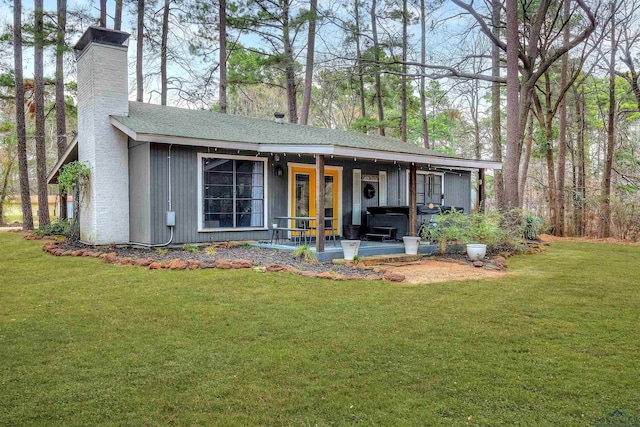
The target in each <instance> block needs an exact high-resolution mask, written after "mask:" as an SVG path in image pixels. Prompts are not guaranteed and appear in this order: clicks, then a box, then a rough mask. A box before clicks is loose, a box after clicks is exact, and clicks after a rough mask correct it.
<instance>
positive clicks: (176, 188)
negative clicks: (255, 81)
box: [131, 143, 471, 244]
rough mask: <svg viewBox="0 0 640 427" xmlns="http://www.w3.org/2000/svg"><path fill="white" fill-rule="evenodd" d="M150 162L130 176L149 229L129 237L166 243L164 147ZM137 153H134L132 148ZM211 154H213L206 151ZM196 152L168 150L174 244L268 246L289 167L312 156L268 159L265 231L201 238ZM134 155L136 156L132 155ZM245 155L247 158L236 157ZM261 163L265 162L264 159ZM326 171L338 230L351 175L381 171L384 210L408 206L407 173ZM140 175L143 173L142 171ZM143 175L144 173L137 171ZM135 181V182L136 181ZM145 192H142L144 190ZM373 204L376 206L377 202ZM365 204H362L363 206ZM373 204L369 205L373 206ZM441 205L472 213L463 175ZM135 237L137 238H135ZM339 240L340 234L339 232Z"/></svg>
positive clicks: (355, 164)
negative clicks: (333, 180) (335, 190)
mask: <svg viewBox="0 0 640 427" xmlns="http://www.w3.org/2000/svg"><path fill="white" fill-rule="evenodd" d="M147 146H148V154H147V156H148V158H149V166H148V167H149V173H148V177H149V178H148V180H145V179H140V181H139V182H134V181H135V179H134V177H133V176H132V187H134V189H133V190H132V193H131V197H132V199H133V198H134V197H135V198H136V200H143V199H144V198H145V197H148V212H149V213H148V218H149V220H148V221H147V224H145V222H144V221H142V220H138V222H136V223H135V227H138V226H139V227H140V230H139V231H134V227H133V225H134V223H133V222H132V236H134V235H137V236H140V238H142V237H144V233H147V231H145V230H147V229H148V234H147V236H148V237H149V239H148V240H149V243H153V244H158V243H165V242H167V241H168V240H169V237H170V228H169V227H167V225H166V211H167V210H168V209H169V206H168V199H169V193H168V159H167V155H168V149H169V146H168V145H166V144H155V143H151V144H147ZM136 149H137V147H136ZM209 151H210V152H211V153H213V152H214V151H213V149H211V150H209ZM198 152H207V148H202V147H187V146H180V145H173V146H172V148H171V193H172V197H171V203H172V210H173V211H175V213H176V227H175V230H174V231H175V234H174V237H173V243H175V244H181V243H198V242H210V241H211V242H212V241H227V240H268V239H269V237H270V234H271V232H270V230H268V227H269V225H270V224H271V223H272V222H273V218H274V217H276V216H285V215H287V213H288V201H289V200H288V187H287V186H288V179H289V177H288V163H289V162H293V163H300V164H309V165H310V166H313V165H315V159H314V158H313V156H306V157H305V156H302V157H297V156H291V155H289V156H284V155H280V159H279V161H278V162H276V161H275V159H274V157H273V156H272V155H270V154H267V155H266V157H267V158H268V163H267V167H266V173H267V180H268V188H267V204H266V208H267V223H266V224H265V229H261V230H250V231H223V232H199V231H198V192H199V191H201V189H200V188H198ZM217 152H218V153H219V154H237V152H236V151H233V152H230V151H226V150H218V151H217ZM136 154H137V153H136ZM136 154H134V160H133V161H134V163H135V165H134V166H132V167H138V166H137V165H138V164H140V163H144V162H143V161H142V159H141V158H138V157H136ZM240 154H241V155H243V154H244V155H247V154H246V153H240ZM144 155H145V154H144V152H142V151H141V152H140V157H144ZM262 157H265V156H264V155H263V156H262ZM277 165H279V166H280V167H281V168H282V171H283V174H282V176H280V177H279V176H276V166H277ZM326 165H327V166H338V167H342V200H341V204H342V218H341V220H342V221H341V223H342V225H346V224H351V206H352V204H353V199H352V195H351V189H352V183H353V169H360V170H361V171H362V173H363V174H378V172H380V171H386V172H387V201H388V203H387V204H388V205H390V206H393V205H406V204H407V203H408V201H407V200H406V190H407V188H406V186H407V183H406V172H405V171H406V169H405V168H404V167H399V166H398V165H396V164H393V163H384V162H378V163H371V162H365V161H362V160H357V161H353V159H344V158H341V159H337V158H335V159H332V158H330V157H328V156H327V157H326ZM141 169H144V168H141ZM141 173H142V170H141ZM136 179H137V178H136ZM145 185H146V186H147V188H148V189H149V190H148V192H145V191H144V188H143V187H144V186H145ZM374 200H377V198H375V199H374ZM365 202H366V201H365ZM372 204H373V203H372V201H369V202H368V203H367V206H368V205H372ZM445 204H451V205H454V206H462V207H464V208H465V212H468V211H469V210H470V207H471V195H470V174H469V173H468V172H463V173H462V176H458V174H457V173H456V174H446V175H445ZM143 210H144V209H143ZM134 233H138V234H134ZM340 234H342V230H340Z"/></svg>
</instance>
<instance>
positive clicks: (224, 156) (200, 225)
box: [197, 153, 269, 233]
mask: <svg viewBox="0 0 640 427" xmlns="http://www.w3.org/2000/svg"><path fill="white" fill-rule="evenodd" d="M204 159H228V160H247V161H252V162H262V163H263V168H262V173H263V182H264V185H263V186H264V188H263V195H262V196H263V197H262V201H263V209H262V211H263V212H262V216H263V218H262V226H259V227H246V226H245V227H219V228H204V170H203V166H202V163H203V160H204ZM268 166H269V163H268V159H267V158H266V157H256V156H240V155H232V154H218V153H198V168H197V170H198V172H197V173H198V184H197V185H198V188H197V194H198V209H197V210H198V232H201V233H215V232H227V231H264V230H268V229H269V228H268V226H267V220H268V215H267V213H268V212H267V211H268V206H269V205H268V198H269V191H268V188H269V179H268V178H269V173H268ZM233 174H234V176H235V175H236V172H234V173H233ZM234 180H235V177H234ZM233 191H234V197H233V201H234V206H235V202H236V197H235V191H236V189H235V187H234V190H233ZM233 215H234V216H235V215H236V212H235V211H234V213H233Z"/></svg>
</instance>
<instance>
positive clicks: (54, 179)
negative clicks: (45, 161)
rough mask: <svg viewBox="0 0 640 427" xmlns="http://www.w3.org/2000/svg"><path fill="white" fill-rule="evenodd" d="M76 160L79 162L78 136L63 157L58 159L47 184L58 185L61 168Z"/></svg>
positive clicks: (48, 176)
mask: <svg viewBox="0 0 640 427" xmlns="http://www.w3.org/2000/svg"><path fill="white" fill-rule="evenodd" d="M74 160H78V135H77V134H76V135H75V136H74V137H73V139H72V140H71V142H70V143H69V145H67V148H66V150H64V153H63V154H62V156H61V157H60V158H59V159H58V161H57V162H56V164H55V165H54V166H53V169H51V171H50V172H49V175H47V184H57V183H58V174H59V172H60V168H62V166H64V165H66V164H67V163H71V162H72V161H74Z"/></svg>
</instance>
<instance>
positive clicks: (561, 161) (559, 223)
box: [555, 0, 571, 236]
mask: <svg viewBox="0 0 640 427" xmlns="http://www.w3.org/2000/svg"><path fill="white" fill-rule="evenodd" d="M570 13H571V11H570V9H569V1H568V0H567V1H565V2H564V10H563V14H564V18H563V19H564V21H565V22H567V24H565V26H564V29H563V34H562V39H563V42H564V44H568V43H569V40H570V33H569V31H570V28H569V24H568V22H569V19H570ZM568 74H569V54H568V53H565V54H564V55H562V62H561V66H560V88H561V90H564V88H565V87H566V86H567V79H568ZM561 96H562V95H561ZM558 114H559V116H560V117H559V118H558V119H559V126H560V130H559V135H558V182H557V183H556V185H557V189H556V193H557V199H556V224H555V235H556V236H564V234H565V227H564V217H565V207H564V204H565V195H564V184H565V173H566V171H565V169H566V166H565V165H566V162H567V97H566V95H565V96H562V99H561V100H560V105H559V107H558Z"/></svg>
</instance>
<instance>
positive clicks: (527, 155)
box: [518, 111, 533, 203]
mask: <svg viewBox="0 0 640 427" xmlns="http://www.w3.org/2000/svg"><path fill="white" fill-rule="evenodd" d="M528 121H529V127H528V131H527V139H526V141H525V148H524V158H523V159H522V170H521V171H520V182H519V183H518V198H519V199H520V200H521V201H522V202H523V203H524V192H525V189H526V188H527V175H528V174H529V162H530V161H531V150H532V148H533V111H530V113H529V120H528Z"/></svg>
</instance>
